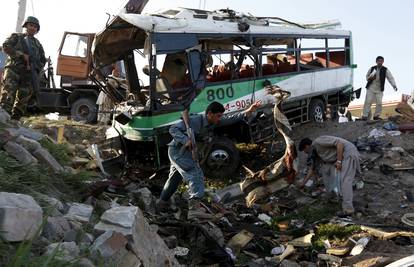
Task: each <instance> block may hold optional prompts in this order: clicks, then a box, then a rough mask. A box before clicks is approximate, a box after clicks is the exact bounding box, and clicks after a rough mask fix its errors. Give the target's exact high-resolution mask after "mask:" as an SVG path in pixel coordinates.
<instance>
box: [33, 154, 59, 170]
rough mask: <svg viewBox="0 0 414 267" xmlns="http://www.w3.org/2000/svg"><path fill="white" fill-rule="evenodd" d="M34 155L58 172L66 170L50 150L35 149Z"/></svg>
mask: <svg viewBox="0 0 414 267" xmlns="http://www.w3.org/2000/svg"><path fill="white" fill-rule="evenodd" d="M33 156H35V157H36V158H37V159H38V160H39V161H40V162H42V163H44V164H46V165H47V166H49V167H50V168H51V169H52V170H53V171H55V172H57V173H58V172H63V171H64V169H63V167H62V165H60V164H59V162H57V160H56V159H55V158H54V157H53V156H52V155H51V154H50V153H49V151H47V150H46V149H44V148H40V149H38V150H36V151H34V152H33Z"/></svg>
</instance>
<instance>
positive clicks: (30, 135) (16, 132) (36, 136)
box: [7, 127, 44, 141]
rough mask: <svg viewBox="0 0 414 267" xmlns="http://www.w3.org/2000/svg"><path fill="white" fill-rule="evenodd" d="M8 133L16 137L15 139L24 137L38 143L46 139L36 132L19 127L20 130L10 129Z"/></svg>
mask: <svg viewBox="0 0 414 267" xmlns="http://www.w3.org/2000/svg"><path fill="white" fill-rule="evenodd" d="M7 131H8V132H9V133H10V135H12V136H14V137H18V136H19V135H23V136H24V137H27V138H29V139H32V140H36V141H40V140H42V139H43V138H44V135H43V134H41V133H39V132H36V131H34V130H31V129H28V128H24V127H19V128H17V129H16V128H8V129H7Z"/></svg>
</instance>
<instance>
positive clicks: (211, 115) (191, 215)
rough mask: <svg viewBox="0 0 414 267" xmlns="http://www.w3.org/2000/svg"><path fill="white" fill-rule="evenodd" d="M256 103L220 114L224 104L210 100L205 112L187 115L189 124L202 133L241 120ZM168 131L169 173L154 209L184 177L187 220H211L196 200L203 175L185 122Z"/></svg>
mask: <svg viewBox="0 0 414 267" xmlns="http://www.w3.org/2000/svg"><path fill="white" fill-rule="evenodd" d="M260 104H261V102H260V101H257V102H255V103H254V104H252V105H251V106H250V107H249V108H248V109H247V110H245V111H244V112H239V113H237V114H234V115H228V116H223V113H224V111H225V109H224V106H223V105H222V104H220V103H218V102H212V103H211V104H210V105H209V106H208V107H207V109H206V112H205V114H195V115H191V116H190V117H189V125H190V127H191V129H192V130H193V132H194V134H195V135H196V136H200V135H201V136H203V135H205V134H207V133H208V132H209V131H212V130H213V129H214V127H216V126H223V125H229V124H233V123H235V122H237V121H240V120H243V119H244V118H245V117H246V116H250V114H251V113H252V112H254V111H255V110H256V109H257V108H258V107H259V106H260ZM170 134H171V136H172V137H173V140H172V141H171V143H169V147H168V156H169V158H170V162H171V167H170V174H169V178H168V180H167V182H166V183H165V185H164V189H163V190H162V192H161V196H160V199H159V200H158V202H157V206H158V208H164V207H166V206H168V202H167V201H168V200H169V199H170V197H171V196H172V195H173V194H174V192H175V191H176V190H177V188H178V186H179V185H180V183H181V181H182V179H184V181H185V182H187V183H188V186H189V194H190V200H189V205H188V206H189V209H188V219H189V220H191V219H212V218H213V216H212V215H211V214H208V213H206V212H205V210H204V209H203V208H202V207H201V206H200V201H201V199H202V198H203V196H204V174H203V171H202V169H201V168H200V166H199V164H198V163H197V162H196V161H194V159H193V157H192V153H191V149H192V147H191V146H192V143H191V140H190V138H189V137H188V136H187V134H186V126H185V123H184V122H183V121H181V122H179V123H177V124H175V125H172V126H171V127H170Z"/></svg>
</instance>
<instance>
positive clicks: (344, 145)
mask: <svg viewBox="0 0 414 267" xmlns="http://www.w3.org/2000/svg"><path fill="white" fill-rule="evenodd" d="M299 150H300V151H304V152H305V153H307V154H308V155H309V156H310V157H311V160H312V166H311V169H310V171H309V172H308V175H307V176H306V177H305V179H304V183H306V181H307V180H308V179H309V178H310V177H312V176H313V175H314V174H315V170H316V168H319V170H320V174H321V175H322V179H323V182H324V185H325V187H326V190H327V191H328V192H337V193H338V194H341V195H342V214H344V215H351V214H353V213H354V206H353V203H352V202H353V191H352V182H353V181H354V178H355V174H356V172H357V171H359V168H360V166H359V158H360V156H359V152H358V150H357V148H356V147H355V146H354V145H353V144H352V143H351V142H349V141H347V140H345V139H343V138H340V137H336V136H328V135H325V136H320V137H318V138H316V139H315V140H314V141H313V142H312V140H310V139H309V138H304V139H302V140H301V141H300V143H299Z"/></svg>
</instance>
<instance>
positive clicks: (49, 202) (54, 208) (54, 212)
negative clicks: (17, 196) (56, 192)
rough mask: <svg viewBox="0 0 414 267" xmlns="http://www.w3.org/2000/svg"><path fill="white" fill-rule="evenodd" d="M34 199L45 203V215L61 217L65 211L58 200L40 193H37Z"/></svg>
mask: <svg viewBox="0 0 414 267" xmlns="http://www.w3.org/2000/svg"><path fill="white" fill-rule="evenodd" d="M35 197H36V198H37V199H39V200H41V201H43V202H46V209H47V210H48V211H47V212H46V213H48V212H50V216H52V217H59V216H62V215H63V214H62V213H63V212H64V211H65V206H64V205H63V203H62V202H61V201H60V200H58V199H56V198H54V197H50V196H48V195H45V194H41V193H38V194H37V195H36V196H35Z"/></svg>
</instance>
